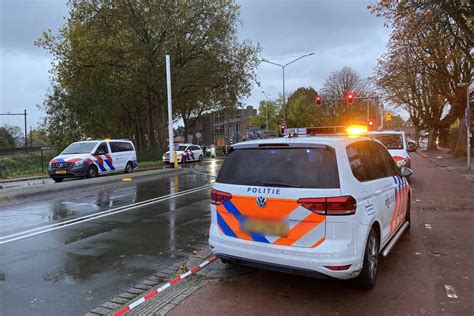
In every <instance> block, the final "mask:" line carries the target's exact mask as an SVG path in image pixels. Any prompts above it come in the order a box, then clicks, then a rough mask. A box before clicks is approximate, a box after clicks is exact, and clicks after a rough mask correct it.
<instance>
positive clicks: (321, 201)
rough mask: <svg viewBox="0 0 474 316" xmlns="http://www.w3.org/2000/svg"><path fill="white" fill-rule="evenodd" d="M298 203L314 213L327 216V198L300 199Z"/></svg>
mask: <svg viewBox="0 0 474 316" xmlns="http://www.w3.org/2000/svg"><path fill="white" fill-rule="evenodd" d="M296 202H297V203H298V204H300V205H301V206H302V207H304V208H306V209H308V210H310V211H311V212H313V213H316V214H320V215H326V198H308V199H299V200H298V201H296Z"/></svg>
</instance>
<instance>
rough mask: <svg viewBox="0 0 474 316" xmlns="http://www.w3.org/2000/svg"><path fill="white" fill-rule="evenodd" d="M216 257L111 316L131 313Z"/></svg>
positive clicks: (212, 260)
mask: <svg viewBox="0 0 474 316" xmlns="http://www.w3.org/2000/svg"><path fill="white" fill-rule="evenodd" d="M216 259H217V258H216V256H212V257H211V258H209V259H208V260H206V261H204V262H203V263H201V264H200V265H198V266H195V267H194V268H192V269H191V270H189V271H188V272H186V273H183V274H181V275H180V276H178V277H176V278H174V279H173V280H171V281H169V282H168V283H166V284H165V285H163V286H161V287H159V288H157V289H154V290H153V291H151V292H149V293H147V294H146V295H145V296H143V297H142V298H140V299H139V300H137V301H135V302H133V303H132V304H129V305H127V306H125V307H123V308H121V309H120V310H118V311H116V312H115V313H113V314H112V315H113V316H120V315H124V314H125V313H127V312H129V311H131V310H132V309H134V308H135V307H137V306H139V305H140V304H142V303H144V302H146V301H148V300H149V299H150V298H152V297H153V296H155V295H157V294H158V293H161V292H163V291H164V290H166V289H167V288H169V287H171V286H173V285H175V284H176V283H179V282H180V281H182V280H184V279H185V278H187V277H188V276H190V275H191V274H194V273H196V272H198V271H199V270H201V269H202V268H204V267H205V266H207V265H208V264H210V263H212V262H214V261H216Z"/></svg>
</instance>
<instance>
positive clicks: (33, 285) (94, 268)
mask: <svg viewBox="0 0 474 316" xmlns="http://www.w3.org/2000/svg"><path fill="white" fill-rule="evenodd" d="M185 167H186V168H190V169H192V171H193V172H189V173H185V174H180V175H179V176H169V177H165V178H161V179H158V180H154V181H147V182H144V181H137V182H135V181H131V182H124V184H123V185H122V186H120V187H117V188H111V189H104V190H97V191H96V192H88V193H85V194H81V195H76V196H74V197H72V198H69V197H68V195H67V192H64V194H61V196H58V198H56V199H54V200H39V201H35V202H30V203H25V204H22V205H16V206H15V207H4V208H0V223H1V225H2V227H1V229H0V231H1V232H0V242H2V241H3V242H4V244H0V251H1V254H0V255H1V265H2V267H1V270H0V273H3V274H4V279H5V280H4V281H0V282H1V283H0V284H1V285H2V292H3V293H1V300H2V313H5V314H8V315H10V314H49V315H52V314H57V315H59V314H61V315H64V314H71V313H72V314H81V313H85V312H87V311H89V310H90V309H92V308H94V307H95V306H97V305H100V304H101V303H102V302H103V301H106V300H107V299H109V298H110V297H113V296H115V295H117V294H120V293H121V292H123V291H125V290H126V289H128V288H129V287H130V286H132V285H134V284H136V283H138V282H139V281H141V280H142V279H144V278H145V277H148V276H150V275H152V274H153V273H154V272H156V271H157V270H159V269H160V268H165V267H167V266H169V265H171V264H172V263H173V262H175V261H176V260H177V259H179V258H185V257H186V256H187V255H188V254H189V253H190V252H191V251H192V250H194V249H196V248H199V247H203V246H205V245H206V244H207V237H206V236H207V230H208V223H209V202H208V195H209V189H208V188H207V187H208V186H209V185H210V184H211V183H212V181H213V179H214V178H213V177H212V175H216V174H217V172H218V169H219V167H220V162H214V163H208V164H203V165H198V164H194V165H189V166H185ZM157 198H159V199H158V201H157V200H154V201H153V200H152V201H153V203H150V204H147V203H149V202H146V201H149V200H151V199H157ZM140 203H144V204H143V205H140ZM134 205H135V206H136V205H140V206H141V207H140V208H131V206H134ZM114 210H123V211H121V212H115V211H114ZM112 212H115V213H112ZM84 219H90V220H87V221H85V220H84ZM63 226H65V227H63ZM58 227H61V229H51V228H58ZM24 232H29V234H31V233H34V232H40V233H39V234H33V235H32V236H27V237H28V238H24V239H19V240H16V239H14V238H15V237H16V236H24V235H21V234H24ZM17 234H19V235H17ZM12 235H13V237H12ZM5 241H8V242H5Z"/></svg>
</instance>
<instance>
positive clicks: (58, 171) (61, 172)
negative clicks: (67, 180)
mask: <svg viewBox="0 0 474 316" xmlns="http://www.w3.org/2000/svg"><path fill="white" fill-rule="evenodd" d="M66 172H67V171H66V170H56V174H66Z"/></svg>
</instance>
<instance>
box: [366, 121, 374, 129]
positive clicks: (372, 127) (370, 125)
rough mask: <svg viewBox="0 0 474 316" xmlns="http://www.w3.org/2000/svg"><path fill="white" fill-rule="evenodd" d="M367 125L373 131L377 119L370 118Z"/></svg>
mask: <svg viewBox="0 0 474 316" xmlns="http://www.w3.org/2000/svg"><path fill="white" fill-rule="evenodd" d="M367 127H368V130H369V131H373V130H374V129H375V121H374V120H368V121H367Z"/></svg>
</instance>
